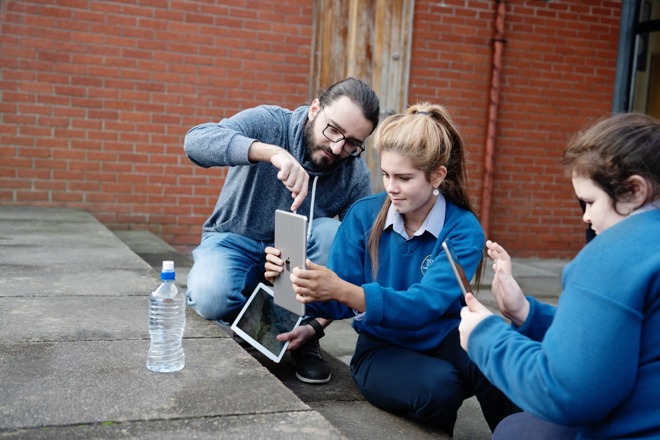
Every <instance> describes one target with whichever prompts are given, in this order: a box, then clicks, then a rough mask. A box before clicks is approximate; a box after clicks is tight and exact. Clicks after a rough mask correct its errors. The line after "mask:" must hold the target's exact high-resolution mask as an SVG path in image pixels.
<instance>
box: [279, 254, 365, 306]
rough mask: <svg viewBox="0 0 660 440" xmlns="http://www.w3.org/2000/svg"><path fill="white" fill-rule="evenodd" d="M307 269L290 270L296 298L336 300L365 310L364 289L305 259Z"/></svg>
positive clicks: (311, 300)
mask: <svg viewBox="0 0 660 440" xmlns="http://www.w3.org/2000/svg"><path fill="white" fill-rule="evenodd" d="M306 265H307V269H301V268H299V267H296V268H295V269H293V271H291V277H290V278H291V282H292V283H293V290H294V291H295V292H296V299H297V300H298V301H300V302H301V303H303V304H307V303H311V302H315V301H331V300H334V301H338V302H340V303H342V304H345V305H347V306H348V307H350V308H352V309H355V310H357V311H358V312H360V313H361V312H364V311H366V299H365V294H364V289H363V288H362V287H361V286H357V285H355V284H351V283H349V282H347V281H344V280H342V279H341V278H339V276H338V275H337V274H336V273H334V272H333V271H331V270H330V269H328V268H327V267H325V266H321V265H320V264H316V263H313V262H312V261H310V260H307V263H306Z"/></svg>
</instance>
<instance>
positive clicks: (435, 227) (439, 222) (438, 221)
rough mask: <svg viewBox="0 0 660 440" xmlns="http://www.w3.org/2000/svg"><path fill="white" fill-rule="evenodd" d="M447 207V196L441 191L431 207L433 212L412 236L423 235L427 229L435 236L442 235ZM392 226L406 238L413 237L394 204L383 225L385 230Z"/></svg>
mask: <svg viewBox="0 0 660 440" xmlns="http://www.w3.org/2000/svg"><path fill="white" fill-rule="evenodd" d="M446 208H447V202H446V201H445V197H444V196H443V195H442V193H440V194H439V195H438V198H437V199H436V201H435V204H434V205H433V208H431V212H429V215H428V216H427V217H426V220H424V223H422V226H420V227H419V229H418V230H417V231H415V233H414V234H413V236H412V237H416V236H418V235H422V234H423V233H424V232H425V231H428V232H430V233H431V234H433V236H434V237H435V238H438V237H439V236H440V231H442V227H443V226H444V224H445V210H446ZM390 226H392V229H393V230H394V232H396V233H398V234H399V235H401V236H402V237H403V238H405V239H406V240H410V239H411V238H412V237H408V234H406V230H405V227H404V226H403V217H402V216H401V214H399V213H398V212H397V211H396V209H394V207H393V206H392V205H390V208H389V210H388V211H387V218H386V219H385V226H384V227H383V230H385V229H387V228H388V227H390Z"/></svg>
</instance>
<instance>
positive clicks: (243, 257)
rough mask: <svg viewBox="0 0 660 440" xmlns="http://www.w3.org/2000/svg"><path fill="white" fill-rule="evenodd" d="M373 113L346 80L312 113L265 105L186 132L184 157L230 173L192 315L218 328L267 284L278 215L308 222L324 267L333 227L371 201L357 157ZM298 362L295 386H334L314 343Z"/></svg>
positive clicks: (195, 287) (353, 82)
mask: <svg viewBox="0 0 660 440" xmlns="http://www.w3.org/2000/svg"><path fill="white" fill-rule="evenodd" d="M379 111H380V109H379V103H378V98H377V96H376V94H375V93H374V91H373V90H372V89H371V88H370V87H369V86H367V85H366V84H365V83H363V82H362V81H360V80H357V79H354V78H348V79H346V80H343V81H340V82H338V83H336V84H334V85H332V86H330V87H329V88H328V89H327V90H325V91H323V92H322V93H321V94H320V95H319V97H318V98H317V99H315V100H314V101H313V102H312V104H311V105H308V106H302V107H298V108H297V109H295V110H293V111H291V110H287V109H284V108H281V107H276V106H272V105H262V106H259V107H255V108H251V109H247V110H244V111H241V112H239V113H238V114H236V115H234V116H232V117H230V118H227V119H223V120H222V121H220V122H219V123H206V124H202V125H199V126H197V127H194V128H192V129H191V130H190V131H189V132H188V134H187V135H186V138H185V151H186V154H187V155H188V158H189V159H190V160H191V161H192V162H193V163H195V164H196V165H199V166H201V167H204V168H208V167H224V166H228V167H230V168H229V170H228V172H227V177H226V178H225V183H224V185H223V187H222V191H221V193H220V196H219V198H218V201H217V204H216V206H215V209H214V211H213V213H212V214H211V216H210V217H209V218H208V220H206V222H205V223H204V227H203V233H202V241H201V244H200V245H199V246H198V247H197V248H196V249H195V250H194V251H193V259H194V264H193V267H192V269H191V271H190V274H189V275H188V292H187V295H188V304H189V305H190V306H191V307H193V308H194V309H195V310H196V311H197V313H199V314H200V315H201V316H202V317H203V318H205V319H210V320H218V321H221V322H224V323H231V322H232V321H233V320H234V319H235V318H236V316H237V315H238V313H239V312H240V310H241V308H242V307H243V305H244V304H245V302H246V300H247V298H248V297H249V295H250V294H251V293H252V291H253V290H254V288H255V287H256V286H257V284H258V283H259V282H260V281H264V279H263V270H262V269H263V265H264V248H265V247H266V246H269V245H272V244H273V241H274V227H275V210H276V209H290V210H291V211H297V213H298V214H302V215H305V216H308V218H309V222H310V223H311V224H312V233H311V236H310V238H309V242H308V249H307V252H308V255H310V257H311V258H315V259H316V260H318V261H325V259H326V258H327V254H328V253H329V251H330V246H331V245H332V239H333V237H334V234H335V233H336V230H337V227H338V226H339V221H338V220H336V219H334V217H335V216H338V218H339V220H341V219H343V218H344V216H345V215H346V212H347V211H348V208H349V207H350V206H351V205H352V204H353V202H355V201H356V200H358V199H360V198H362V197H364V196H366V195H368V194H370V193H371V186H370V174H369V168H368V167H367V165H366V163H365V162H364V161H363V160H362V159H361V158H360V153H361V152H362V151H363V150H364V141H365V140H366V139H367V137H368V136H369V135H370V134H371V133H372V132H373V130H374V129H375V128H376V125H377V124H378V117H379ZM310 176H311V177H313V180H312V181H310ZM309 186H312V189H311V190H310V191H309V192H310V193H311V197H307V196H308V189H309ZM312 212H313V216H314V218H311V213H312ZM239 342H240V341H239ZM294 358H295V359H296V376H297V377H298V378H299V379H300V380H302V381H304V382H308V383H325V382H328V381H329V380H330V370H329V368H328V366H327V364H326V363H325V362H324V360H323V358H322V356H321V353H320V351H319V344H318V341H316V340H313V341H310V342H309V343H308V344H306V345H305V346H304V347H301V349H299V350H297V351H296V352H295V353H294Z"/></svg>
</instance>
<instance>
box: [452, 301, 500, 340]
mask: <svg viewBox="0 0 660 440" xmlns="http://www.w3.org/2000/svg"><path fill="white" fill-rule="evenodd" d="M465 302H466V303H467V306H466V307H463V308H462V309H461V323H460V324H459V325H458V331H459V332H460V334H461V347H463V350H465V351H467V349H468V339H470V335H471V334H472V330H474V328H475V327H476V326H477V325H478V324H479V323H480V322H481V321H483V320H484V319H486V318H488V317H489V316H490V315H492V313H491V311H490V310H488V309H487V308H486V306H484V305H483V304H481V303H480V302H479V300H477V298H475V297H474V295H472V294H471V293H468V294H467V295H466V296H465Z"/></svg>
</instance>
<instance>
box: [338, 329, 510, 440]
mask: <svg viewBox="0 0 660 440" xmlns="http://www.w3.org/2000/svg"><path fill="white" fill-rule="evenodd" d="M351 371H352V373H353V380H354V381H355V384H356V385H357V387H358V389H359V390H360V392H361V393H362V395H363V396H364V397H365V399H367V400H368V401H369V402H371V403H372V404H373V405H375V406H377V407H379V408H381V409H384V410H386V411H390V412H393V413H399V414H405V415H407V416H408V417H410V418H412V419H413V420H416V421H420V422H423V423H426V424H430V425H433V426H436V427H439V428H441V429H442V430H444V431H445V432H447V433H448V434H453V430H454V424H455V422H456V414H457V412H458V409H459V408H460V406H461V405H462V404H463V401H464V400H465V399H467V398H469V397H471V396H474V395H476V396H477V399H478V401H479V404H480V405H481V411H482V412H483V414H484V417H485V418H486V422H487V423H488V426H489V427H490V429H491V431H493V430H494V429H495V427H496V426H497V424H498V423H499V422H500V421H501V420H502V419H503V418H505V417H506V416H508V415H510V414H513V413H515V412H518V411H520V410H519V409H518V407H516V406H515V405H514V404H513V403H511V401H510V400H509V399H508V398H507V397H506V396H505V395H504V394H503V393H502V392H501V391H499V390H498V389H497V388H495V387H494V386H493V385H491V383H490V382H489V381H488V380H487V379H486V378H485V377H484V375H483V374H481V371H479V369H478V368H477V366H476V365H475V364H474V363H473V362H472V361H471V360H470V358H469V357H468V356H467V353H465V351H464V350H463V348H461V345H460V340H459V333H458V329H456V330H454V331H453V332H452V333H450V334H449V335H448V336H447V337H446V338H445V340H444V341H443V342H442V344H440V346H439V347H438V348H436V349H435V350H431V351H428V352H424V353H421V352H418V351H414V350H409V349H405V348H401V347H398V346H395V345H392V344H391V343H389V342H387V341H384V340H381V339H378V338H374V337H372V336H369V335H366V334H364V333H362V334H360V335H359V337H358V341H357V345H356V348H355V354H354V355H353V359H352V360H351Z"/></svg>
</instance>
